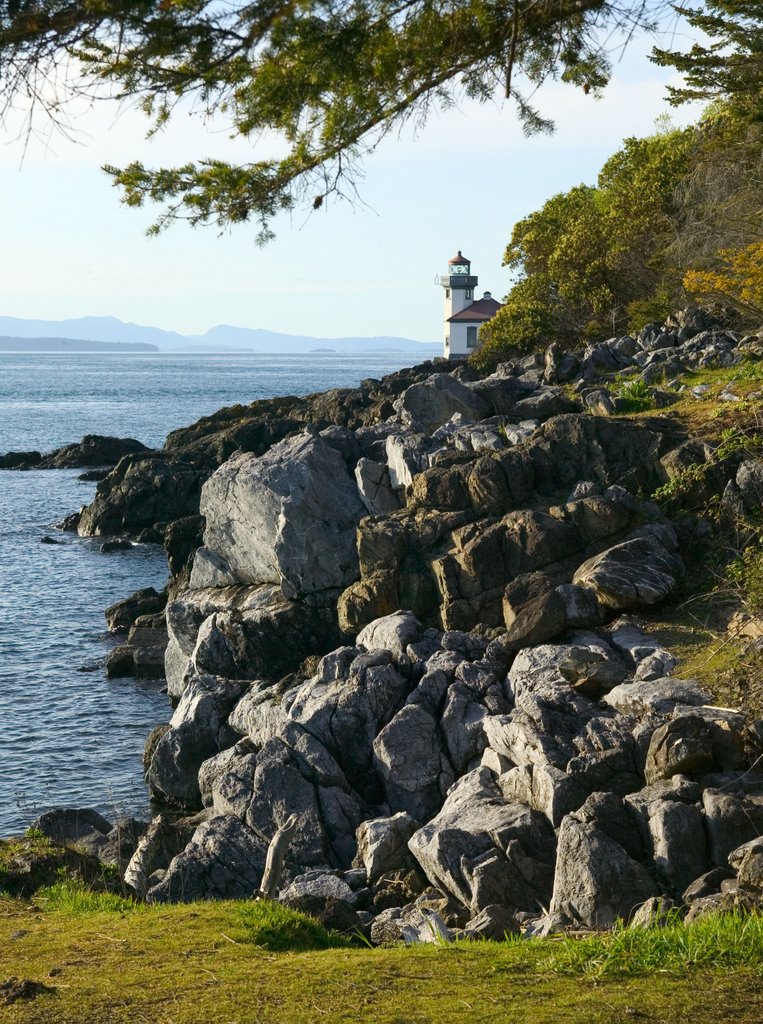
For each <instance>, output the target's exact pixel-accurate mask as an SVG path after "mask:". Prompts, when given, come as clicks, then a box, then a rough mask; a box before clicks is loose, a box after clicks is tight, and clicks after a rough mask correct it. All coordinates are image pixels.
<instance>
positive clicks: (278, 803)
mask: <svg viewBox="0 0 763 1024" xmlns="http://www.w3.org/2000/svg"><path fill="white" fill-rule="evenodd" d="M250 787H251V789H250V798H249V801H248V806H247V809H246V823H247V824H248V825H249V827H250V828H252V829H253V830H254V831H255V832H256V833H257V834H258V835H260V836H262V838H263V839H264V840H266V841H267V842H269V841H270V840H271V839H272V838H273V835H274V834H275V832H276V830H277V829H278V827H279V826H280V825H281V824H282V822H284V821H286V819H287V818H288V817H289V816H290V815H291V814H296V815H297V819H298V823H297V830H296V832H295V834H294V837H293V838H292V840H291V844H290V847H289V859H290V860H293V861H294V862H296V863H298V864H301V865H305V866H314V865H319V864H331V865H334V866H336V867H343V868H347V867H349V866H350V864H351V862H352V860H353V858H354V856H355V853H356V850H357V848H356V844H355V832H356V829H357V827H358V825H359V824H360V822H361V820H362V818H363V817H365V813H366V812H365V806H364V805H363V803H362V801H361V800H360V799H359V798H358V796H357V795H356V794H355V792H354V791H353V790H352V789H351V787H350V785H349V783H348V782H347V779H346V777H345V775H344V772H343V771H342V769H341V767H340V766H339V765H338V764H337V762H336V761H335V760H334V758H333V757H332V756H331V754H329V752H328V751H327V750H326V749H325V748H324V747H323V746H322V745H321V743H319V742H318V741H317V740H316V739H315V738H314V737H313V736H310V734H309V733H306V732H305V731H304V730H303V729H302V728H300V727H299V726H296V725H295V724H294V723H292V724H291V725H290V726H289V728H288V729H286V730H284V732H283V734H282V735H281V736H279V737H276V738H275V739H272V740H269V741H268V742H267V743H266V744H265V746H264V747H263V748H262V750H261V751H259V753H258V754H257V756H256V762H255V766H254V774H253V776H252V778H251V782H250Z"/></svg>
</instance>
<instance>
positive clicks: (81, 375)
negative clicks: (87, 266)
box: [0, 354, 411, 836]
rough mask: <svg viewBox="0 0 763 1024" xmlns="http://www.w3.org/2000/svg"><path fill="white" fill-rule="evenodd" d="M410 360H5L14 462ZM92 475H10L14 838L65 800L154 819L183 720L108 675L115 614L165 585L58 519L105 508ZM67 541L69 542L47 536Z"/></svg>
mask: <svg viewBox="0 0 763 1024" xmlns="http://www.w3.org/2000/svg"><path fill="white" fill-rule="evenodd" d="M410 362H411V360H410V359H407V358H406V357H405V356H398V357H395V356H388V357H362V358H360V357H358V358H347V357H340V356H330V355H308V356H284V357H281V356H196V355H194V356H189V355H186V356H173V355H163V354H156V355H153V354H151V355H134V356H122V355H119V356H117V355H108V356H103V355H89V354H77V355H74V354H72V355H68V354H67V355H43V354H33V355H14V354H0V453H4V452H6V451H20V450H21V451H29V450H38V451H43V452H44V451H50V450H51V449H53V448H56V447H59V446H60V445H63V444H68V443H70V442H72V441H77V440H79V439H80V438H81V437H82V436H83V435H84V434H88V433H97V434H111V435H115V436H118V437H135V438H137V439H138V440H140V441H142V442H143V443H144V444H147V445H151V446H158V445H160V444H161V443H162V441H163V440H164V438H165V437H166V435H167V433H168V432H169V431H170V430H173V429H175V428H176V427H181V426H186V425H187V424H189V423H192V422H193V421H194V420H196V419H198V418H199V417H200V416H203V415H207V414H209V413H211V412H214V411H215V410H216V409H219V408H221V407H222V406H225V405H232V404H234V403H237V402H241V403H248V402H252V401H255V400H256V399H258V398H267V397H271V396H273V395H279V394H281V395H282V394H300V395H301V394H309V393H310V392H314V391H322V390H325V389H327V388H331V387H348V386H353V385H355V384H357V383H359V382H360V381H361V380H362V379H364V378H366V377H381V376H384V374H386V373H391V372H393V371H394V370H396V369H399V368H400V367H402V366H405V365H410ZM79 472H80V471H79V470H51V471H31V472H11V471H8V470H0V836H3V835H12V834H14V833H18V832H19V831H21V830H22V829H24V828H26V827H28V825H29V824H30V823H31V821H32V820H33V819H34V818H35V817H36V816H37V815H39V814H40V813H41V812H42V811H43V810H45V809H46V808H48V807H50V806H53V805H65V806H70V807H85V806H87V807H95V808H97V809H98V810H100V811H101V812H102V813H104V814H105V815H106V816H107V817H111V818H113V817H114V816H116V815H121V814H135V815H141V814H146V813H147V810H148V806H147V805H148V801H147V794H146V790H145V786H144V783H143V777H142V768H141V755H142V751H143V744H144V741H145V737H146V735H147V733H148V732H149V730H150V729H151V728H152V727H153V726H154V725H156V724H157V723H159V722H163V721H166V720H167V719H168V718H169V715H170V713H171V711H170V708H169V705H168V702H167V698H166V696H165V695H164V694H163V693H162V692H161V687H162V684H161V682H155V681H144V680H134V679H118V680H108V679H107V678H106V675H105V672H104V671H103V659H104V657H105V655H106V653H107V651H108V650H109V648H110V646H112V645H113V644H114V642H115V641H114V639H113V638H111V637H109V636H108V634H107V633H106V632H105V622H104V618H103V611H104V609H105V608H106V607H107V606H108V605H109V604H112V603H113V602H114V601H116V600H119V599H120V598H122V597H126V596H127V595H128V594H130V593H132V592H133V591H134V590H136V589H138V588H139V587H145V586H155V587H157V588H159V587H161V586H162V584H163V583H164V581H165V579H166V575H167V569H166V563H165V560H164V554H163V552H162V551H161V549H160V548H158V547H156V546H152V545H141V546H136V547H134V548H133V549H131V550H130V551H117V552H112V553H111V554H103V553H101V551H100V545H101V543H102V541H101V540H99V539H97V538H94V539H90V538H79V537H76V536H73V535H72V534H62V533H58V532H56V531H55V530H54V529H53V525H52V524H54V523H55V522H56V521H57V520H59V519H61V518H62V517H63V516H64V515H66V514H67V513H69V512H72V511H74V510H75V509H77V508H79V507H80V506H81V505H83V504H85V503H87V502H89V501H90V500H91V498H92V496H93V494H94V492H95V484H92V483H83V482H81V481H79V480H78V479H77V477H78V475H79ZM44 535H53V536H54V537H55V539H56V540H57V541H58V542H59V543H57V544H55V545H48V544H42V543H40V540H41V538H42V537H43V536H44Z"/></svg>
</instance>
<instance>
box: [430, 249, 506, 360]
mask: <svg viewBox="0 0 763 1024" xmlns="http://www.w3.org/2000/svg"><path fill="white" fill-rule="evenodd" d="M438 283H439V284H440V285H441V286H442V287H443V288H444V289H445V347H444V350H443V355H444V356H445V358H446V359H464V358H466V356H468V355H469V354H470V353H471V352H472V351H473V350H474V349H475V348H476V347H477V332H478V331H479V328H480V327H481V326H482V324H484V323H485V322H486V321H487V320H491V319H492V318H493V317H494V316H495V314H496V313H497V312H498V310H499V309H500V308H501V303H500V302H496V300H495V299H494V298H493V297H492V295H491V294H490V292H485V293H484V294H483V296H482V298H480V299H476V300H475V298H474V295H475V290H476V288H477V278H476V277H474V276H473V275H472V264H471V260H469V259H467V258H466V256H464V255H463V253H462V252H461V250H460V249H459V250H458V253H457V254H456V255H455V256H454V257H453V259H450V260H448V272H447V274H444V275H443V276H441V277H440V279H439V282H438Z"/></svg>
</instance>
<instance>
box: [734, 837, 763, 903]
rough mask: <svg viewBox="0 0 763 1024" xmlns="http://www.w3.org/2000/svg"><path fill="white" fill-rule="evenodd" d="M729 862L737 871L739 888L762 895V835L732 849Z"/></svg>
mask: <svg viewBox="0 0 763 1024" xmlns="http://www.w3.org/2000/svg"><path fill="white" fill-rule="evenodd" d="M729 864H730V865H731V866H732V868H734V870H735V871H736V872H737V879H738V881H739V887H740V889H748V890H750V891H752V892H755V893H759V894H760V895H761V896H763V836H758V837H757V838H756V839H751V840H750V842H749V843H744V844H743V845H742V846H738V847H737V848H736V850H732V852H731V853H730V854H729Z"/></svg>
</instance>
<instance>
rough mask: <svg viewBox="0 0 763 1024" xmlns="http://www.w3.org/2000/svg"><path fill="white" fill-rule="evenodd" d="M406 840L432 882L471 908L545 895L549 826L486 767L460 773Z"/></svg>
mask: <svg viewBox="0 0 763 1024" xmlns="http://www.w3.org/2000/svg"><path fill="white" fill-rule="evenodd" d="M408 845H409V847H410V850H411V852H412V853H413V855H414V857H415V858H416V860H417V861H418V862H419V864H420V865H421V867H422V868H423V869H424V871H425V873H426V875H427V877H428V878H429V880H430V881H431V882H432V884H433V885H435V886H437V887H438V888H440V889H442V890H443V891H445V892H448V893H450V894H451V895H452V896H454V897H455V898H456V899H457V900H458V901H459V902H460V903H462V904H463V905H464V906H465V907H469V908H470V909H471V911H472V912H473V913H474V914H477V913H479V911H480V910H483V909H484V908H485V907H487V906H490V905H491V904H496V903H500V904H501V905H503V906H507V907H513V908H516V909H520V910H534V909H536V908H537V907H538V906H539V905H546V904H547V902H548V898H549V896H550V893H551V880H552V875H553V858H554V845H555V843H554V833H553V830H552V828H551V826H550V825H549V823H548V822H547V821H546V819H545V818H544V817H543V816H542V815H541V814H538V812H537V811H533V810H531V809H530V808H529V807H524V806H522V805H521V804H509V803H507V802H506V801H505V800H504V798H503V794H502V793H501V790H500V788H499V787H498V785H497V783H496V781H495V777H494V776H493V774H492V772H491V771H490V769H488V768H484V767H483V768H478V769H475V770H474V771H472V772H469V774H468V775H465V776H463V778H461V779H459V781H458V782H457V783H456V784H455V785H454V786H453V787H452V789H451V790H450V793H449V794H448V798H447V800H446V801H445V803H444V804H443V807H442V809H441V811H440V813H439V814H438V815H437V817H435V818H433V819H432V821H430V822H429V823H428V824H426V825H425V826H424V827H423V828H421V829H419V831H418V832H416V833H415V834H414V835H413V836H412V837H411V840H410V842H409V844H408Z"/></svg>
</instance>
